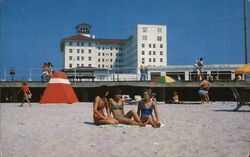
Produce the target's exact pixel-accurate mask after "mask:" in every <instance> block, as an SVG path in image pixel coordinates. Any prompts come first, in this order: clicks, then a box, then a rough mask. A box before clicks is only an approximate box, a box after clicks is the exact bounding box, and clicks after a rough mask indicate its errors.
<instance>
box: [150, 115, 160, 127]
mask: <svg viewBox="0 0 250 157" xmlns="http://www.w3.org/2000/svg"><path fill="white" fill-rule="evenodd" d="M152 120H153V122H154V123H155V125H156V128H159V127H160V126H161V123H160V122H159V121H157V119H156V118H155V117H152Z"/></svg>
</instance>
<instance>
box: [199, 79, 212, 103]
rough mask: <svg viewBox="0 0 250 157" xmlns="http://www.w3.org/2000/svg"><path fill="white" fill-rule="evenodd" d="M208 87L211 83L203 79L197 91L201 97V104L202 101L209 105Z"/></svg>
mask: <svg viewBox="0 0 250 157" xmlns="http://www.w3.org/2000/svg"><path fill="white" fill-rule="evenodd" d="M210 86H211V83H210V82H208V81H207V80H205V79H203V80H202V81H201V83H200V89H199V91H198V93H199V95H200V97H201V102H202V103H204V101H205V102H207V103H209V95H208V90H209V88H210Z"/></svg>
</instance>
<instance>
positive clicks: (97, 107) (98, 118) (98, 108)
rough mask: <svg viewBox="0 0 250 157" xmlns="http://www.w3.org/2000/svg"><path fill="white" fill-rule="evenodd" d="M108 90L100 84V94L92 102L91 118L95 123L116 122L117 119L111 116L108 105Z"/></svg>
mask: <svg viewBox="0 0 250 157" xmlns="http://www.w3.org/2000/svg"><path fill="white" fill-rule="evenodd" d="M108 95H109V91H108V90H107V87H106V86H102V87H101V89H100V96H97V97H96V98H95V101H94V104H93V119H94V123H95V124H96V125H101V124H112V125H114V124H118V121H117V120H116V119H114V118H112V117H111V114H110V108H109V105H108V98H107V97H108ZM104 108H105V109H106V113H107V115H105V114H104Z"/></svg>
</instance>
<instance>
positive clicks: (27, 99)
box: [26, 97, 32, 107]
mask: <svg viewBox="0 0 250 157" xmlns="http://www.w3.org/2000/svg"><path fill="white" fill-rule="evenodd" d="M26 101H27V102H28V103H29V106H30V107H32V105H31V103H30V100H29V98H28V97H26Z"/></svg>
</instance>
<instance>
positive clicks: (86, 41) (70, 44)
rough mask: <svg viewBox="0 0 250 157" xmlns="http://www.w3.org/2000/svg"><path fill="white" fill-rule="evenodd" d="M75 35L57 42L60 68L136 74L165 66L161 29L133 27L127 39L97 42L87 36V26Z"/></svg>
mask: <svg viewBox="0 0 250 157" xmlns="http://www.w3.org/2000/svg"><path fill="white" fill-rule="evenodd" d="M75 28H76V30H77V35H74V36H71V37H68V38H64V39H63V40H62V41H61V51H62V52H63V56H64V57H63V59H64V61H63V63H64V65H63V67H64V69H70V68H75V67H95V68H101V69H109V70H112V71H114V72H118V71H119V73H137V72H138V68H139V67H140V66H141V64H144V65H145V66H166V65H167V45H166V43H167V38H166V36H167V28H166V26H165V25H140V24H139V25H137V26H136V29H135V33H134V35H133V36H130V37H129V38H128V39H100V38H95V36H94V35H91V26H90V25H89V24H85V23H82V24H79V25H77V26H76V27H75Z"/></svg>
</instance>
